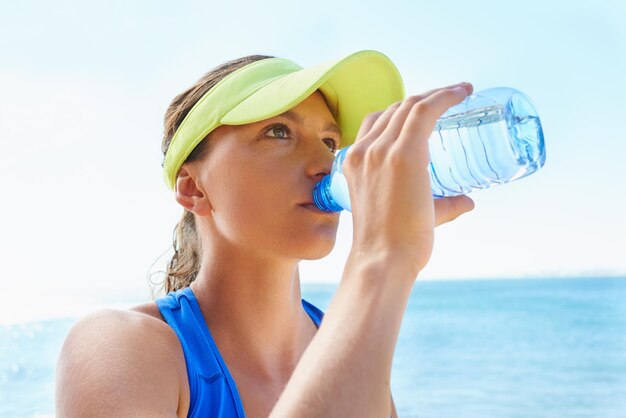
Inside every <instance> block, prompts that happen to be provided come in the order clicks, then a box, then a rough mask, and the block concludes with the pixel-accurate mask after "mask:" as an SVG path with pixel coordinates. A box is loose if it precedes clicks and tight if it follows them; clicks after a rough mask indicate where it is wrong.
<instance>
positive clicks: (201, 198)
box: [175, 165, 212, 216]
mask: <svg viewBox="0 0 626 418" xmlns="http://www.w3.org/2000/svg"><path fill="white" fill-rule="evenodd" d="M175 187H176V188H175V193H176V201H177V202H178V203H180V204H181V205H182V206H183V207H184V208H185V209H187V210H188V211H189V212H192V213H194V214H196V215H199V216H206V215H208V214H210V213H211V209H212V208H211V203H210V202H209V197H208V196H207V194H206V193H205V191H204V190H203V189H202V188H201V187H199V184H198V182H197V178H196V177H195V176H194V175H193V174H192V172H190V171H189V170H188V169H187V168H186V167H185V165H183V166H182V167H181V169H180V171H179V172H178V176H177V177H176V185H175Z"/></svg>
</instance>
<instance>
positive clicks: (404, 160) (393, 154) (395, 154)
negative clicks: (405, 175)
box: [388, 148, 413, 168]
mask: <svg viewBox="0 0 626 418" xmlns="http://www.w3.org/2000/svg"><path fill="white" fill-rule="evenodd" d="M408 154H409V153H407V152H406V150H403V149H402V148H395V149H392V150H391V151H389V153H388V158H389V163H390V164H391V166H392V167H397V168H398V167H405V166H410V165H412V164H413V159H412V158H409V155H408Z"/></svg>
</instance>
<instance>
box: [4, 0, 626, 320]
mask: <svg viewBox="0 0 626 418" xmlns="http://www.w3.org/2000/svg"><path fill="white" fill-rule="evenodd" d="M364 49H374V50H378V51H380V52H383V53H384V54H385V55H387V56H388V57H389V58H391V59H392V61H393V62H394V63H395V64H396V65H397V67H398V69H399V70H400V73H401V74H402V76H403V79H404V82H405V88H406V92H407V94H417V93H420V92H423V91H425V90H429V89H431V88H435V87H440V86H445V85H448V84H452V83H456V82H460V81H469V82H472V83H473V84H474V90H475V91H480V90H482V89H487V88H490V87H496V86H510V87H514V88H516V89H518V90H521V91H522V92H524V93H526V94H527V95H528V96H529V97H530V98H531V99H532V101H533V102H534V103H535V105H536V108H537V111H538V112H539V116H540V117H541V120H542V124H543V130H544V135H545V141H546V152H547V159H546V165H545V166H544V168H543V169H541V170H540V171H539V172H537V173H535V174H533V175H532V176H530V177H527V178H524V179H522V180H519V181H516V182H514V183H510V184H507V185H505V186H500V187H497V188H494V189H490V190H483V191H478V192H474V193H472V194H471V197H472V198H473V199H474V201H475V203H476V208H475V209H474V211H472V212H471V213H468V214H466V215H463V216H462V217H460V218H459V219H457V220H456V221H454V222H452V223H449V224H446V225H443V226H440V227H439V228H437V231H436V236H435V249H434V251H433V255H432V257H431V260H430V262H429V264H428V266H427V267H426V268H425V269H424V270H423V271H422V272H421V274H420V279H422V280H431V279H432V280H441V279H471V278H490V279H494V278H509V277H514V278H532V277H542V276H558V277H563V276H599V275H626V255H625V254H624V253H625V251H624V247H626V245H625V244H626V238H625V237H626V221H625V220H624V214H626V181H625V180H626V174H624V170H623V167H624V166H626V164H625V162H624V161H625V160H626V157H625V156H626V133H625V130H624V129H623V128H622V127H621V124H622V123H623V121H624V113H625V111H626V104H625V102H626V80H625V75H626V3H624V2H623V1H618V0H615V1H594V2H592V1H568V2H564V1H554V2H546V1H536V0H531V1H526V2H523V3H520V2H514V3H512V2H502V1H474V2H467V1H457V0H455V1H437V2H435V1H432V2H426V1H405V2H402V1H397V0H389V1H385V2H369V1H344V2H337V1H326V0H321V1H316V2H310V3H301V2H294V1H282V0H277V1H265V2H249V1H232V2H221V3H216V2H204V1H180V2H169V1H145V0H144V1H134V2H127V1H108V2H80V1H67V0H59V1H55V2H46V1H33V0H24V1H20V2H9V1H0V51H2V52H1V53H0V175H1V176H2V179H3V182H2V184H3V187H2V190H3V199H2V203H3V204H2V205H1V206H0V231H1V234H0V258H1V260H2V266H3V268H2V270H1V272H0V285H1V286H2V288H3V289H4V290H5V291H7V292H8V293H6V294H9V295H11V296H9V297H10V299H11V301H10V302H7V303H4V304H3V306H2V307H0V316H5V314H6V315H14V314H15V312H16V311H17V312H22V313H24V314H25V313H26V312H37V311H38V310H41V309H50V306H51V304H52V305H54V309H57V310H60V309H63V308H64V307H67V306H73V305H75V304H76V303H78V302H80V303H83V304H90V303H97V302H99V301H102V300H103V298H104V296H103V295H105V294H106V295H112V294H116V295H118V296H116V298H117V300H120V301H123V299H124V297H125V296H124V295H131V294H132V295H138V294H142V295H143V294H144V293H145V294H146V295H147V294H148V293H147V292H146V289H147V276H148V274H150V273H152V272H158V271H160V270H162V268H163V266H164V265H165V263H166V256H167V254H168V250H169V247H170V245H171V238H172V231H173V228H174V225H175V223H176V222H177V221H178V218H179V216H180V213H181V208H180V206H178V204H177V203H176V202H175V200H174V198H173V195H172V194H171V192H170V191H169V190H168V189H167V187H166V186H165V184H164V183H163V180H162V174H161V167H160V163H161V159H162V156H161V152H160V143H161V136H162V119H163V114H164V112H165V109H166V108H167V106H168V105H169V103H170V101H171V100H172V98H173V97H174V96H175V95H177V94H178V93H180V92H182V91H183V90H184V89H186V88H187V87H189V86H190V85H192V84H193V83H194V82H195V81H196V80H197V79H198V78H199V77H200V76H202V75H203V74H204V73H205V72H207V71H209V70H210V69H211V68H213V67H215V66H217V65H219V64H221V63H223V62H225V61H228V60H230V59H233V58H236V57H239V56H243V55H249V54H268V55H274V56H280V57H285V58H289V59H292V60H294V61H296V62H298V63H299V64H300V65H302V66H309V65H314V64H317V63H321V62H324V61H329V60H335V59H339V58H341V57H343V56H346V55H348V54H351V53H353V52H356V51H359V50H364ZM351 233H352V219H351V215H350V214H349V213H347V212H344V213H343V214H342V215H341V222H340V227H339V232H338V239H337V244H336V246H335V249H334V250H333V252H332V253H331V254H330V255H329V256H328V257H326V258H324V259H322V260H318V261H303V262H302V263H301V277H302V280H303V282H334V283H336V282H337V281H338V280H339V279H340V277H341V273H342V270H343V266H344V263H345V259H346V257H347V254H348V252H349V250H350V245H351ZM164 254H165V255H164ZM153 277H154V278H155V280H159V279H160V276H158V274H157V275H156V276H153ZM138 292H139V293H138ZM142 292H143V293H142ZM110 299H111V298H109V299H107V300H110ZM51 301H53V302H51Z"/></svg>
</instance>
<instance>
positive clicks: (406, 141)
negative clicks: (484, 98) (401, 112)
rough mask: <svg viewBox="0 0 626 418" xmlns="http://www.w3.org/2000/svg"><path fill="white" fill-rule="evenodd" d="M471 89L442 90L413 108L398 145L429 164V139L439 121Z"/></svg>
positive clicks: (397, 142) (399, 137)
mask: <svg viewBox="0 0 626 418" xmlns="http://www.w3.org/2000/svg"><path fill="white" fill-rule="evenodd" d="M470 90H471V89H466V88H464V87H455V88H447V89H441V90H439V91H437V92H435V93H433V94H431V95H430V96H428V97H426V98H424V99H423V100H420V101H418V102H417V103H415V105H413V106H412V107H411V110H410V111H409V113H408V116H407V118H406V121H405V122H404V123H403V125H402V131H401V132H400V135H399V136H398V140H397V141H396V144H397V146H398V147H400V148H402V151H403V152H408V153H409V154H410V155H415V156H419V157H420V158H421V159H423V161H421V163H424V164H427V163H428V139H429V138H430V135H431V134H432V131H433V128H434V127H435V123H436V122H437V119H438V118H439V117H440V116H441V115H442V114H443V113H445V111H446V110H448V109H449V108H450V107H452V106H454V105H456V104H459V103H460V102H461V101H463V99H465V98H466V97H467V95H468V93H469V91H470Z"/></svg>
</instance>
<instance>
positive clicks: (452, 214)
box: [435, 195, 475, 226]
mask: <svg viewBox="0 0 626 418" xmlns="http://www.w3.org/2000/svg"><path fill="white" fill-rule="evenodd" d="M474 206H475V205H474V201H473V200H472V199H471V198H469V197H468V196H465V195H460V196H452V197H443V198H441V199H435V226H438V225H442V224H445V223H446V222H450V221H453V220H455V219H456V218H458V217H459V216H461V215H462V214H464V213H466V212H469V211H471V210H472V209H474Z"/></svg>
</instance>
